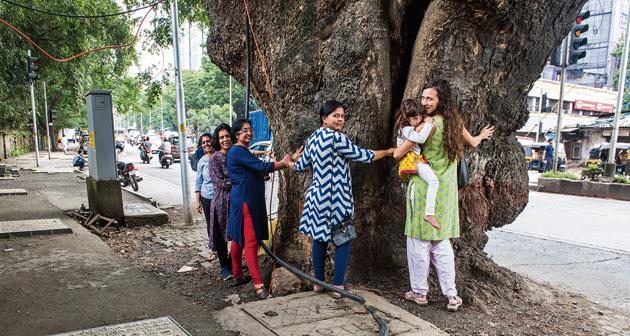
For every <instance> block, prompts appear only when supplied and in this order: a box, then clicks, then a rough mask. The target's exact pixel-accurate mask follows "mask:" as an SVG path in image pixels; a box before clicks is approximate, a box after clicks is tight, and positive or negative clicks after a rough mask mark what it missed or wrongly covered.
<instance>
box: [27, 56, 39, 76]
mask: <svg viewBox="0 0 630 336" xmlns="http://www.w3.org/2000/svg"><path fill="white" fill-rule="evenodd" d="M38 69H39V58H37V57H32V56H27V57H26V71H27V72H28V76H27V79H28V81H29V82H30V81H34V80H38V79H40V78H41V77H40V75H39V74H38V73H37V70H38Z"/></svg>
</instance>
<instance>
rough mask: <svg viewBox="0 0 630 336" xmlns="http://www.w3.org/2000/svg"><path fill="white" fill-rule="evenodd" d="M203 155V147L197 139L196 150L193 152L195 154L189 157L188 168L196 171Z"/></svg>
mask: <svg viewBox="0 0 630 336" xmlns="http://www.w3.org/2000/svg"><path fill="white" fill-rule="evenodd" d="M204 134H209V133H204ZM203 154H204V149H203V146H201V137H199V141H198V142H197V150H195V152H194V153H193V154H192V155H191V156H190V167H191V168H192V170H194V171H197V163H198V162H199V159H201V157H202V156H203Z"/></svg>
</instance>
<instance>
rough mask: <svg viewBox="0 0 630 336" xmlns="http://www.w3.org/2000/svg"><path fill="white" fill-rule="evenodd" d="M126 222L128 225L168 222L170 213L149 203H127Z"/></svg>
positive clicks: (125, 210)
mask: <svg viewBox="0 0 630 336" xmlns="http://www.w3.org/2000/svg"><path fill="white" fill-rule="evenodd" d="M123 211H124V213H125V224H126V225H127V226H128V227H136V226H142V225H162V224H166V223H168V213H166V211H163V210H160V209H158V208H156V207H154V206H152V205H151V204H147V203H125V204H124V205H123Z"/></svg>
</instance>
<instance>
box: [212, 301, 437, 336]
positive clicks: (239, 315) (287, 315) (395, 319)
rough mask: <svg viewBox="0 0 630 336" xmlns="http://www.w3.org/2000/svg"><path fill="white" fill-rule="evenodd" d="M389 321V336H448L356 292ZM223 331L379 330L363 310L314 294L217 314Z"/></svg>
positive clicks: (325, 332)
mask: <svg viewBox="0 0 630 336" xmlns="http://www.w3.org/2000/svg"><path fill="white" fill-rule="evenodd" d="M357 294H359V295H361V296H363V297H365V298H366V300H368V301H369V302H370V303H371V304H373V305H374V306H375V307H376V308H377V309H378V310H379V311H380V314H381V316H382V317H383V318H384V319H385V320H387V321H388V323H389V328H390V335H427V336H434V335H435V336H437V335H440V336H441V335H448V334H447V333H445V332H443V331H441V330H440V329H438V328H437V327H436V326H434V325H432V324H430V323H428V322H426V321H424V320H422V319H421V318H419V317H417V316H415V315H413V314H411V313H409V312H407V311H406V310H404V309H402V308H399V307H397V306H394V305H392V304H391V303H389V302H388V301H387V300H385V299H384V298H382V297H379V296H378V295H376V294H374V293H371V292H368V291H357ZM215 317H216V318H217V320H218V321H219V323H221V324H222V325H223V327H225V328H227V329H230V330H234V331H237V332H239V333H241V334H242V335H252V336H254V335H263V336H266V335H280V336H283V335H287V336H289V335H375V334H377V333H378V326H377V324H376V322H375V321H374V319H372V317H371V316H370V315H369V314H368V313H367V312H366V311H365V309H364V308H363V306H361V305H360V304H358V303H356V302H354V301H351V300H349V299H342V300H334V299H332V298H330V297H329V296H328V295H319V294H314V293H312V292H306V293H298V294H293V295H289V296H284V297H279V298H272V299H269V300H265V301H257V302H251V303H247V304H243V305H238V306H232V307H228V308H226V309H223V310H221V311H219V312H217V313H215Z"/></svg>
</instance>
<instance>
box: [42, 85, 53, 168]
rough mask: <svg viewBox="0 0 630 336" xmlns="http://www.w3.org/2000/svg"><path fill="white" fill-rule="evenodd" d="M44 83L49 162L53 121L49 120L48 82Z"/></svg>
mask: <svg viewBox="0 0 630 336" xmlns="http://www.w3.org/2000/svg"><path fill="white" fill-rule="evenodd" d="M43 82H44V110H45V112H46V138H47V139H48V160H50V143H51V139H50V124H51V121H52V120H50V121H49V120H48V99H47V98H46V81H43Z"/></svg>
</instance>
